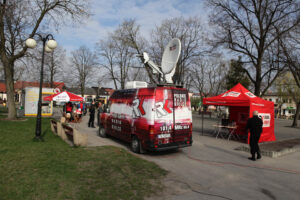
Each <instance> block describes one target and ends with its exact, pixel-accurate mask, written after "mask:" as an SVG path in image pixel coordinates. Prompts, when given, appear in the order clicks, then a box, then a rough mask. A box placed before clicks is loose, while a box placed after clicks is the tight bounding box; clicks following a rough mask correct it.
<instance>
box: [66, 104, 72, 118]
mask: <svg viewBox="0 0 300 200" xmlns="http://www.w3.org/2000/svg"><path fill="white" fill-rule="evenodd" d="M72 110H73V105H72V103H71V102H70V101H69V102H68V103H66V113H67V114H66V116H67V118H68V119H70V120H71V121H72ZM68 113H69V114H68Z"/></svg>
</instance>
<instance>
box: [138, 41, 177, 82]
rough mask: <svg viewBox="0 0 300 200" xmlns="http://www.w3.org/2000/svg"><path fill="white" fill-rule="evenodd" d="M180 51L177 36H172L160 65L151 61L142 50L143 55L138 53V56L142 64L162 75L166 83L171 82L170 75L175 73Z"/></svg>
mask: <svg viewBox="0 0 300 200" xmlns="http://www.w3.org/2000/svg"><path fill="white" fill-rule="evenodd" d="M180 52H181V43H180V40H179V39H178V38H173V39H172V40H171V41H170V42H169V43H168V45H167V46H166V48H165V50H164V53H163V56H162V61H161V67H159V66H157V65H156V64H155V63H154V62H152V61H151V60H150V59H149V55H148V54H147V53H146V52H144V53H143V55H140V57H142V59H143V61H144V64H147V65H148V66H149V67H150V68H152V70H153V73H159V74H161V75H162V78H163V81H165V82H166V83H173V80H172V77H173V75H174V73H175V69H176V64H177V62H178V58H179V56H180Z"/></svg>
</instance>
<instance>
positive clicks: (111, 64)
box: [97, 21, 136, 89]
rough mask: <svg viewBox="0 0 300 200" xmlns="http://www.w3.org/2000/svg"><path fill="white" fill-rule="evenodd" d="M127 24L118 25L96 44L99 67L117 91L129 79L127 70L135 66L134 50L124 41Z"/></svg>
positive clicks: (123, 86) (122, 87)
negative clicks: (105, 72)
mask: <svg viewBox="0 0 300 200" xmlns="http://www.w3.org/2000/svg"><path fill="white" fill-rule="evenodd" d="M127 25H128V24H127V22H126V21H125V22H124V23H122V24H120V25H119V27H118V28H117V29H116V30H115V31H114V32H113V33H109V36H108V38H107V39H106V40H105V41H104V40H101V41H100V42H99V43H97V50H98V52H99V53H100V54H99V55H100V63H101V64H100V66H102V67H103V68H105V69H106V70H107V72H108V75H109V77H110V79H111V80H112V81H113V82H114V86H115V88H116V89H118V86H120V88H121V89H124V88H125V82H126V80H128V78H129V74H128V72H129V69H130V68H131V67H132V66H133V65H135V59H136V52H135V51H136V49H133V48H132V46H131V45H132V44H130V43H129V42H128V40H127V39H126V36H125V34H126V31H127V28H128V27H127Z"/></svg>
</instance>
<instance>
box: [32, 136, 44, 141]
mask: <svg viewBox="0 0 300 200" xmlns="http://www.w3.org/2000/svg"><path fill="white" fill-rule="evenodd" d="M32 140H33V141H34V142H44V139H43V137H42V136H35V137H34V138H33V139H32Z"/></svg>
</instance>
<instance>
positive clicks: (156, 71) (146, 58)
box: [139, 52, 165, 80]
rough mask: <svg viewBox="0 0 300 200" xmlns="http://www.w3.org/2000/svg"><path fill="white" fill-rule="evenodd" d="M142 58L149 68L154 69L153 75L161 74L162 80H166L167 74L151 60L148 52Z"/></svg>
mask: <svg viewBox="0 0 300 200" xmlns="http://www.w3.org/2000/svg"><path fill="white" fill-rule="evenodd" d="M139 57H141V58H142V60H143V63H144V64H145V65H147V66H149V67H150V68H151V69H152V72H153V74H160V75H161V79H162V80H165V74H164V73H163V72H162V71H161V69H160V67H159V66H157V65H156V64H155V63H154V62H153V61H152V60H150V59H149V55H148V53H146V52H143V54H142V55H139Z"/></svg>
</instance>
